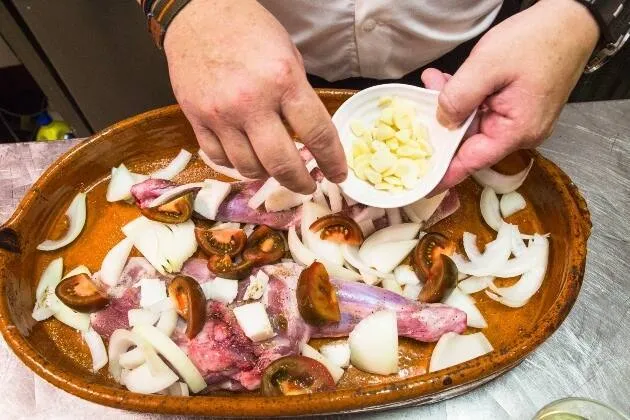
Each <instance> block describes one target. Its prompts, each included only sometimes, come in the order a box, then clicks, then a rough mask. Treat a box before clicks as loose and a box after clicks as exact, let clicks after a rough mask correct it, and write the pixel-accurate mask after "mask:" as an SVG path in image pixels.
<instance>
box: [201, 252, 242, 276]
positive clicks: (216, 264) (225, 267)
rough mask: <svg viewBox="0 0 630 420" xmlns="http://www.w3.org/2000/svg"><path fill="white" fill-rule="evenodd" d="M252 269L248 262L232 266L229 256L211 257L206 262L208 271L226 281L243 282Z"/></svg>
mask: <svg viewBox="0 0 630 420" xmlns="http://www.w3.org/2000/svg"><path fill="white" fill-rule="evenodd" d="M252 268H253V264H252V263H251V262H250V261H241V262H240V263H237V264H234V263H233V262H232V258H231V257H230V256H229V255H212V256H211V257H210V259H209V260H208V270H210V271H212V272H213V273H214V274H216V275H217V276H218V277H223V278H226V279H232V280H243V279H244V278H246V277H247V276H249V275H250V273H251V272H252Z"/></svg>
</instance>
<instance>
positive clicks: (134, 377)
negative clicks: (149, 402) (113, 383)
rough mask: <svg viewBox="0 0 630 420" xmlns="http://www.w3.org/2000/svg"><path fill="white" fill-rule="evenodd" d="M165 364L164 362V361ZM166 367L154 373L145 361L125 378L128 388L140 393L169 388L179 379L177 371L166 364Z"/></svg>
mask: <svg viewBox="0 0 630 420" xmlns="http://www.w3.org/2000/svg"><path fill="white" fill-rule="evenodd" d="M162 363H163V364H164V362H162ZM164 366H165V369H164V370H162V371H160V372H159V373H157V374H153V373H152V372H151V370H150V369H149V366H148V365H147V364H146V363H144V364H142V365H140V366H138V367H137V368H135V369H133V370H131V371H129V372H128V373H127V374H126V375H125V378H124V383H123V385H125V386H126V387H127V389H128V390H129V391H131V392H137V393H139V394H154V393H156V392H160V391H162V390H164V389H167V388H168V387H170V386H171V385H173V384H174V383H175V382H177V380H178V379H179V378H178V377H177V375H176V374H175V372H173V371H172V370H171V369H169V368H168V366H166V364H164Z"/></svg>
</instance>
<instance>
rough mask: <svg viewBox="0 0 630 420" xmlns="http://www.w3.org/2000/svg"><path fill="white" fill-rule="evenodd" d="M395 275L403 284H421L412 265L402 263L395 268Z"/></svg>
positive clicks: (399, 282)
mask: <svg viewBox="0 0 630 420" xmlns="http://www.w3.org/2000/svg"><path fill="white" fill-rule="evenodd" d="M394 277H395V278H396V281H397V282H398V284H400V285H401V286H403V285H406V284H418V285H419V284H420V279H419V278H418V276H417V275H416V272H415V271H413V268H411V266H410V265H407V264H402V265H399V266H398V267H396V268H395V269H394Z"/></svg>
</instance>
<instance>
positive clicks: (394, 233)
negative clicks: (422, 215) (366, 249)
mask: <svg viewBox="0 0 630 420" xmlns="http://www.w3.org/2000/svg"><path fill="white" fill-rule="evenodd" d="M419 231H420V224H419V223H401V224H399V225H394V226H388V227H386V228H383V229H380V230H377V231H376V232H374V233H373V234H372V235H370V236H369V237H368V238H367V239H366V240H365V241H364V242H363V245H362V247H363V246H374V245H378V244H382V243H385V242H400V241H407V240H410V239H414V238H416V237H418V232H419Z"/></svg>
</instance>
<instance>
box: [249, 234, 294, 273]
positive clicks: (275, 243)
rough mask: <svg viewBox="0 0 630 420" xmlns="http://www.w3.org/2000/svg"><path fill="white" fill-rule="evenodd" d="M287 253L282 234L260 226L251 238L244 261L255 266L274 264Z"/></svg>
mask: <svg viewBox="0 0 630 420" xmlns="http://www.w3.org/2000/svg"><path fill="white" fill-rule="evenodd" d="M286 252H287V249H286V244H285V241H284V236H282V233H280V232H278V231H275V230H273V229H271V228H270V227H269V226H267V225H260V226H258V227H256V229H254V232H252V234H251V235H250V236H249V239H248V240H247V245H246V247H245V251H244V252H243V259H244V260H246V261H250V262H251V263H252V264H254V265H265V264H273V263H275V262H277V261H279V260H280V259H281V258H282V257H283V256H284V254H285V253H286Z"/></svg>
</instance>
